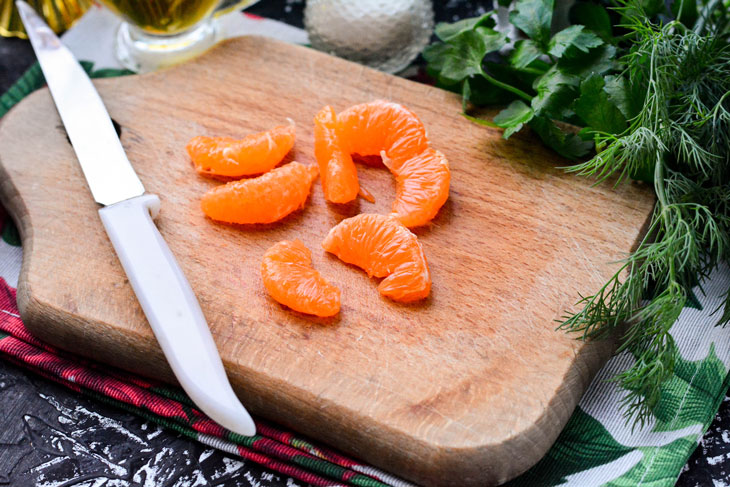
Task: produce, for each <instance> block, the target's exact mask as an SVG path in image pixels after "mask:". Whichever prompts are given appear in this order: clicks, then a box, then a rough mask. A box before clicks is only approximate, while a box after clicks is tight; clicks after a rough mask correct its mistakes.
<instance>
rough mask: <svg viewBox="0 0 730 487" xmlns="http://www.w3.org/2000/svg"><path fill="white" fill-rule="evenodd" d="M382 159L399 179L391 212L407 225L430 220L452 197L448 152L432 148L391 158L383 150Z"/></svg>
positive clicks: (414, 225) (409, 226) (410, 225)
mask: <svg viewBox="0 0 730 487" xmlns="http://www.w3.org/2000/svg"><path fill="white" fill-rule="evenodd" d="M383 163H384V164H385V165H386V167H387V168H388V169H390V172H392V173H393V175H394V176H395V181H396V195H395V201H393V213H392V215H393V216H394V217H396V218H397V219H398V220H400V221H401V223H403V224H404V225H405V226H407V227H408V228H413V227H418V226H421V225H425V224H426V223H428V222H430V221H431V220H432V219H433V218H434V217H435V216H436V214H437V213H438V211H439V209H441V207H442V206H443V204H444V203H446V200H447V199H448V198H449V185H450V182H451V171H450V170H449V161H447V160H446V156H444V155H443V154H442V153H441V152H439V151H437V150H435V149H431V148H429V149H426V150H424V151H423V152H421V153H419V154H416V155H415V156H412V157H410V158H408V159H388V157H387V156H386V155H385V154H383Z"/></svg>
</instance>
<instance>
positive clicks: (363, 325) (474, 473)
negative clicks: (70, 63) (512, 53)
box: [0, 37, 653, 486]
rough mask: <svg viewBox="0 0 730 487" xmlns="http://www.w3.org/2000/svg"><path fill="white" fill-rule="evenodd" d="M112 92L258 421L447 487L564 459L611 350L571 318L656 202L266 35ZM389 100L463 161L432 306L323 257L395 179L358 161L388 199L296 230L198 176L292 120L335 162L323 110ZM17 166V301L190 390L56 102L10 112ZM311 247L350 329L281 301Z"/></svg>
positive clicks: (304, 152)
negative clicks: (293, 263) (574, 416)
mask: <svg viewBox="0 0 730 487" xmlns="http://www.w3.org/2000/svg"><path fill="white" fill-rule="evenodd" d="M96 85H97V86H98V88H99V91H100V93H101V96H102V98H103V99H104V101H105V103H106V104H107V107H108V109H109V113H110V114H111V116H112V118H113V119H114V120H115V121H116V122H118V123H119V125H120V126H121V140H122V144H123V145H124V148H125V149H126V151H127V154H128V156H129V159H130V161H131V162H132V165H133V166H134V167H135V169H136V170H137V172H138V174H139V176H140V178H141V179H142V182H143V183H144V185H145V187H146V188H147V190H148V191H149V192H151V193H155V194H158V195H159V196H160V198H161V200H162V212H161V214H160V216H159V218H158V220H157V222H158V226H159V228H160V231H161V232H162V235H163V236H164V237H165V239H166V240H167V242H168V243H169V245H170V247H171V249H172V251H173V253H174V254H175V255H176V256H177V258H178V261H179V262H180V265H181V267H182V268H183V270H184V271H185V274H186V275H187V276H188V278H189V280H190V282H191V284H192V287H193V289H194V290H195V292H196V294H197V296H198V297H199V299H200V303H201V305H202V307H203V311H204V312H205V315H206V316H207V318H208V320H209V323H210V327H211V330H212V332H213V335H214V337H215V339H216V342H217V344H218V347H219V350H220V352H221V355H222V357H223V361H224V363H225V366H226V368H227V370H228V373H229V375H230V378H231V381H232V383H233V384H234V387H235V388H236V390H237V391H238V393H239V394H240V396H241V398H242V400H243V403H244V404H245V405H246V406H247V407H248V408H250V410H251V411H252V412H253V413H254V414H257V415H260V416H264V417H267V418H270V419H272V420H274V421H277V422H279V423H283V424H285V425H287V426H289V427H291V428H294V429H296V430H298V431H300V432H302V433H304V434H307V435H310V436H312V437H314V438H317V439H319V440H323V441H325V442H327V443H329V444H331V445H333V446H335V447H337V448H340V449H342V450H344V451H346V452H348V453H350V454H353V455H356V456H357V457H359V458H361V459H363V460H366V461H368V462H371V463H373V464H375V465H377V466H380V467H382V468H385V469H387V470H389V471H391V472H393V473H395V474H397V475H400V476H403V477H405V478H408V479H412V480H414V481H416V482H419V483H423V484H428V485H459V486H471V485H480V486H483V485H491V484H495V483H498V482H503V481H506V480H507V479H510V478H512V477H514V476H516V475H518V474H519V473H521V472H523V471H524V470H526V469H527V468H528V467H530V466H531V465H532V464H534V463H535V462H537V461H538V460H539V459H540V457H541V456H542V455H543V454H544V453H545V452H546V451H547V449H548V448H549V446H550V445H551V443H552V442H553V441H554V440H555V438H556V436H557V435H558V433H559V431H560V430H561V428H562V427H563V426H564V424H565V422H566V421H567V419H568V417H569V416H570V414H571V412H572V410H573V408H574V407H575V405H576V403H577V401H578V399H579V398H580V396H581V394H582V393H583V391H584V389H585V388H586V386H587V384H588V383H589V381H590V379H591V377H592V376H593V374H594V372H596V371H597V369H598V368H599V367H600V366H601V365H602V363H603V362H604V360H605V359H606V358H607V355H608V354H609V353H610V351H611V344H609V343H600V344H589V345H586V344H583V343H581V342H579V341H575V340H573V339H572V338H570V337H568V336H566V335H565V334H564V333H562V332H559V331H555V326H556V321H555V320H556V319H558V318H559V317H560V316H561V315H562V314H563V312H564V310H565V309H566V308H569V307H570V306H571V305H572V304H573V303H574V302H575V301H576V298H577V297H578V294H579V293H584V294H585V293H590V292H592V291H594V290H595V289H597V287H598V286H599V285H600V284H602V283H603V282H604V281H605V280H606V279H607V278H608V277H609V276H610V275H611V274H612V273H613V272H614V271H615V269H616V264H615V262H616V261H617V260H619V259H621V258H622V257H623V256H624V255H625V254H626V253H627V252H629V251H630V250H631V249H632V248H633V247H634V245H635V243H636V242H637V239H638V238H639V237H640V236H641V235H642V232H643V229H644V226H645V224H646V222H647V219H648V218H649V215H650V212H651V208H652V205H653V198H652V195H651V193H650V191H649V190H647V189H646V188H643V187H639V186H634V185H623V186H620V187H619V188H618V189H616V190H614V189H611V188H610V187H609V186H607V185H603V186H598V187H594V186H591V181H587V180H584V179H580V178H577V177H575V176H572V175H567V174H565V173H564V172H563V171H562V170H560V169H558V166H561V165H565V164H566V162H567V161H565V160H561V159H560V158H558V157H556V156H555V155H554V154H553V153H551V152H550V151H549V150H546V149H545V148H544V147H543V146H542V145H541V144H540V143H539V141H538V140H537V139H535V138H533V137H530V136H528V135H522V134H521V135H519V136H516V137H513V138H512V139H510V140H509V141H508V142H506V141H503V140H502V139H501V138H500V135H501V134H500V132H499V131H497V130H492V129H489V128H484V127H480V126H478V125H476V124H473V123H470V122H468V121H467V120H466V119H464V118H463V117H462V116H461V115H460V101H459V99H458V97H457V96H456V95H454V94H452V93H447V92H445V91H442V90H439V89H436V88H433V87H429V86H425V85H422V84H418V83H414V82H410V81H407V80H404V79H400V78H397V77H394V76H389V75H387V74H383V73H379V72H376V71H373V70H370V69H367V68H364V67H362V66H359V65H356V64H353V63H349V62H346V61H343V60H340V59H336V58H333V57H330V56H327V55H325V54H321V53H318V52H315V51H313V50H309V49H306V48H303V47H296V46H291V45H286V44H282V43H278V42H275V41H271V40H266V39H263V38H258V37H244V38H239V39H235V40H232V41H228V42H226V43H224V44H223V45H220V46H219V47H217V48H215V49H214V50H213V51H211V52H209V53H207V54H206V55H205V56H203V57H202V58H200V59H198V60H196V61H194V62H191V63H188V64H186V65H183V66H179V67H176V68H173V69H169V70H166V71H163V72H159V73H156V74H151V75H144V76H131V77H124V78H116V79H105V80H100V81H97V82H96ZM378 98H385V99H389V100H393V101H395V102H399V103H403V104H405V105H406V106H408V107H409V108H411V109H412V110H413V111H414V112H415V113H416V114H418V115H419V117H421V119H422V120H423V122H424V123H425V125H426V127H427V129H428V133H429V136H430V138H431V141H432V145H433V146H434V147H436V148H437V149H439V150H441V151H443V152H444V153H445V154H446V156H447V157H448V159H449V161H450V164H451V169H452V183H451V184H452V185H451V195H450V198H449V200H448V202H447V203H446V205H445V206H444V207H443V208H442V209H441V212H440V213H439V215H438V216H437V218H436V219H435V220H434V221H433V223H432V225H430V226H429V227H427V228H420V229H418V230H417V231H416V234H417V235H418V237H419V239H420V241H421V242H422V244H423V247H424V250H425V253H426V256H427V258H428V261H429V264H430V268H431V271H432V277H433V291H432V294H431V296H430V297H429V298H428V299H427V300H426V301H425V302H422V303H418V304H411V305H403V304H397V303H394V302H391V301H388V300H387V299H384V298H381V297H380V295H379V294H378V292H377V290H376V285H377V281H376V280H375V279H369V278H368V277H367V275H366V274H365V273H364V272H362V271H360V270H359V269H357V268H355V267H351V266H347V265H345V264H343V263H342V262H340V261H339V260H337V259H336V258H334V257H332V256H330V255H326V254H325V253H324V251H323V250H321V246H320V243H321V241H322V239H323V237H324V236H325V235H326V233H327V231H328V230H329V229H330V228H331V227H332V226H333V225H335V224H336V223H337V222H339V221H340V220H342V219H343V218H346V217H349V216H352V215H355V214H357V213H358V212H380V213H384V212H388V210H389V208H390V204H391V202H392V200H393V197H394V181H393V178H392V176H391V175H390V173H389V172H388V171H387V170H385V169H383V168H378V167H368V166H365V165H361V166H359V171H360V181H361V184H362V185H363V186H364V187H365V188H366V189H368V190H369V191H370V192H372V193H373V195H374V196H375V197H376V199H377V201H376V203H375V204H370V203H367V202H365V201H359V202H357V203H355V204H351V205H346V206H337V205H333V204H327V203H326V202H325V201H324V198H323V195H322V189H321V187H320V184H319V182H318V181H317V182H316V183H315V185H314V187H313V191H312V195H311V198H310V200H309V202H308V203H307V205H306V207H305V208H304V209H303V210H301V211H299V212H297V213H295V214H293V215H290V216H289V217H288V218H286V219H285V220H283V221H282V222H279V223H277V224H272V225H265V226H255V227H243V226H238V227H232V226H225V225H220V224H217V223H214V222H212V221H210V220H207V219H206V218H205V217H204V216H203V214H202V213H201V211H200V208H199V198H200V196H201V195H202V194H203V193H204V192H205V191H206V190H207V189H209V188H212V187H214V186H216V185H217V184H220V183H218V182H215V181H211V180H208V179H204V178H201V177H199V176H197V175H196V173H195V172H194V170H193V168H192V165H191V163H190V161H189V160H188V157H187V155H186V152H185V144H186V142H187V141H188V140H189V139H190V138H191V137H193V136H195V135H200V134H208V135H224V136H231V137H242V136H244V135H246V134H249V133H251V132H255V131H261V130H266V129H269V128H271V127H273V126H274V125H277V124H281V123H286V118H287V117H290V118H292V119H293V120H294V121H295V122H296V124H297V142H296V146H295V148H294V150H293V152H292V154H291V157H290V158H289V159H296V160H298V161H301V162H304V163H314V156H313V135H312V134H313V124H312V118H313V117H314V114H315V113H316V112H317V111H318V110H319V109H320V108H321V107H322V106H324V105H326V104H330V105H332V106H333V107H334V108H335V110H336V111H340V110H343V109H345V108H346V107H348V106H350V105H352V104H355V103H360V102H365V101H370V100H374V99H378ZM0 163H1V167H0V178H1V179H0V190H1V191H0V196H1V197H2V202H3V204H4V205H5V206H6V207H7V208H8V210H9V211H10V212H11V214H12V215H13V217H14V219H15V221H16V222H17V223H18V225H19V227H20V231H21V235H22V238H23V246H24V252H25V253H24V261H23V271H22V275H21V279H20V285H19V289H18V300H19V305H20V309H21V313H22V317H23V319H24V321H25V322H26V324H27V325H28V327H29V328H30V329H31V331H32V332H33V333H35V334H36V335H38V336H39V337H41V338H43V339H44V340H47V341H49V342H51V343H53V344H55V345H57V346H59V347H62V348H64V349H67V350H70V351H73V352H75V353H79V354H83V355H86V356H89V357H91V358H93V359H96V360H100V361H104V362H106V363H109V364H112V365H115V366H119V367H123V368H125V369H128V370H131V371H134V372H138V373H141V374H144V375H147V376H150V377H156V378H160V379H163V380H166V381H174V379H173V376H172V374H171V372H170V370H169V369H168V366H167V365H166V363H165V360H164V358H163V356H162V354H161V352H160V350H159V349H158V346H157V343H156V342H155V340H154V337H153V335H152V332H151V331H150V329H149V327H148V325H147V323H146V321H145V318H144V316H143V314H142V310H141V309H140V307H139V305H138V304H137V301H136V299H135V297H134V295H133V293H132V290H131V288H130V286H129V284H128V282H127V279H126V277H125V275H124V273H123V271H122V269H121V266H120V264H119V262H118V261H117V257H116V255H115V254H114V251H113V250H112V247H111V244H110V243H109V241H108V239H107V237H106V235H105V233H104V231H103V229H102V226H101V222H100V220H99V217H98V215H97V209H98V207H97V205H96V204H95V203H94V201H93V200H92V198H91V195H90V193H89V190H88V188H87V186H86V183H85V180H84V178H83V176H82V173H81V170H80V168H79V165H78V163H77V161H76V159H75V156H74V153H73V151H72V148H71V146H70V145H69V143H68V142H67V139H66V136H65V132H64V130H63V128H62V125H61V122H60V119H59V117H58V115H57V113H56V111H55V108H54V105H53V103H52V101H51V98H50V95H49V93H48V91H47V90H41V91H39V92H37V93H35V94H33V95H31V96H29V97H28V99H26V100H24V101H23V102H22V103H20V104H19V105H18V106H17V107H16V108H14V109H13V110H12V111H11V112H10V113H9V114H8V115H7V116H6V117H5V118H4V119H3V120H2V124H1V125H0ZM294 238H299V239H301V240H302V241H303V242H304V243H305V244H306V245H307V246H308V247H309V248H310V249H311V250H312V252H313V260H314V267H315V268H316V269H318V270H319V271H320V272H321V273H322V274H323V275H324V276H325V277H326V278H327V279H329V280H330V281H331V282H333V283H334V284H336V285H337V286H339V287H340V289H341V290H342V311H341V312H340V314H339V316H338V317H337V318H336V319H330V320H325V319H314V318H310V317H307V316H304V315H301V314H297V313H295V312H292V311H290V310H288V309H286V308H284V307H283V306H280V305H278V304H277V303H276V302H274V301H273V300H272V299H270V298H269V297H268V296H267V294H266V292H265V291H264V288H263V285H262V282H261V277H260V274H259V266H260V262H261V257H262V255H263V253H264V252H265V251H266V249H267V248H268V247H269V246H271V245H272V244H273V243H275V242H277V241H279V240H282V239H294ZM612 263H613V264H612Z"/></svg>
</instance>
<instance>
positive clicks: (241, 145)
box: [186, 125, 296, 178]
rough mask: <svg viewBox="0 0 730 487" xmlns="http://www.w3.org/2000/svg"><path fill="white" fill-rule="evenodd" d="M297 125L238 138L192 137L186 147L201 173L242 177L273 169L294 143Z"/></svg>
mask: <svg viewBox="0 0 730 487" xmlns="http://www.w3.org/2000/svg"><path fill="white" fill-rule="evenodd" d="M295 138H296V135H295V129H294V125H280V126H278V127H274V128H273V129H271V130H267V131H266V132H259V133H257V134H251V135H248V136H246V137H244V138H243V139H240V140H237V139H232V138H230V137H204V136H198V137H193V138H192V139H191V140H190V142H188V145H187V146H186V148H187V150H188V154H189V155H190V158H191V159H192V160H193V164H194V165H195V169H196V170H197V171H198V173H200V174H203V175H207V176H222V177H231V178H237V177H243V176H253V175H256V174H263V173H265V172H267V171H270V170H271V169H273V168H274V166H276V165H277V164H279V163H280V162H281V160H282V159H284V156H286V155H287V153H289V151H290V150H291V148H292V147H293V146H294V139H295Z"/></svg>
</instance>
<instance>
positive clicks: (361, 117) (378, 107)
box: [337, 100, 428, 159]
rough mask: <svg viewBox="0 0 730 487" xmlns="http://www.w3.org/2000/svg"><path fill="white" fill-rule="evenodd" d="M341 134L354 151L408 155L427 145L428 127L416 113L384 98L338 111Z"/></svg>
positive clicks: (362, 154) (351, 151)
mask: <svg viewBox="0 0 730 487" xmlns="http://www.w3.org/2000/svg"><path fill="white" fill-rule="evenodd" d="M337 122H338V124H339V126H340V136H341V137H342V139H343V140H344V141H345V143H346V144H348V149H349V152H350V153H351V154H360V155H361V156H377V155H380V151H383V150H384V151H385V153H386V154H387V156H388V157H389V158H391V159H394V158H406V157H410V156H412V155H415V154H418V153H419V152H422V151H423V150H425V149H426V148H428V138H427V137H426V129H425V128H424V126H423V123H421V120H419V118H418V117H417V116H416V114H415V113H413V112H412V111H410V110H409V109H407V108H406V107H404V106H403V105H399V104H398V103H393V102H390V101H385V100H376V101H372V102H369V103H361V104H359V105H354V106H351V107H350V108H348V109H347V110H345V111H343V112H341V113H340V114H339V115H337Z"/></svg>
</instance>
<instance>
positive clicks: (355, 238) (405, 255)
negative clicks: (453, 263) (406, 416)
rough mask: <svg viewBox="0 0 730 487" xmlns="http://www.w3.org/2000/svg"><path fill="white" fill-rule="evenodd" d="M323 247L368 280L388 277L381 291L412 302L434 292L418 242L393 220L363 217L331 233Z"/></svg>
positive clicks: (392, 296)
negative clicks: (365, 274)
mask: <svg viewBox="0 0 730 487" xmlns="http://www.w3.org/2000/svg"><path fill="white" fill-rule="evenodd" d="M322 247H323V248H324V249H325V250H326V251H327V252H330V253H332V254H335V255H336V256H337V257H338V258H340V260H342V261H344V262H347V263H348V264H353V265H356V266H358V267H360V268H361V269H363V270H364V271H365V272H367V273H368V276H371V277H372V276H375V277H385V279H383V281H382V282H381V283H380V285H379V286H378V291H379V292H380V294H382V295H383V296H386V297H388V298H390V299H392V300H394V301H401V302H411V301H417V300H420V299H424V298H426V297H427V296H428V295H429V293H430V292H431V273H430V271H429V269H428V263H427V262H426V256H425V255H424V253H423V248H422V247H421V244H420V242H419V241H418V238H417V237H416V236H415V235H414V234H413V233H412V232H411V231H410V230H408V228H406V227H405V226H404V225H403V224H402V223H401V222H399V221H398V220H396V219H395V218H393V217H390V216H386V215H377V214H371V213H362V214H360V215H357V216H354V217H352V218H348V219H346V220H343V221H341V222H340V223H339V224H338V225H336V226H335V227H334V228H332V229H331V230H330V232H329V233H328V234H327V237H325V239H324V241H323V242H322Z"/></svg>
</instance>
